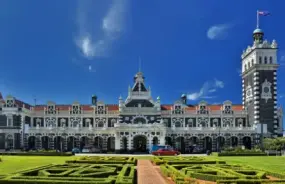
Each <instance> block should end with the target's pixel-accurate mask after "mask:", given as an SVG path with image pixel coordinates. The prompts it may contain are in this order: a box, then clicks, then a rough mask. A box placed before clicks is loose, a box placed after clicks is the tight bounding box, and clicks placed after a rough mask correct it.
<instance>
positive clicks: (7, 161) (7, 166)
mask: <svg viewBox="0 0 285 184" xmlns="http://www.w3.org/2000/svg"><path fill="white" fill-rule="evenodd" d="M0 158H1V159H2V162H0V175H3V174H9V173H13V172H16V171H19V170H23V169H27V168H32V167H37V166H42V165H46V164H52V163H59V164H60V163H64V162H65V160H68V159H71V158H72V157H64V156H58V157H57V156H1V157H0Z"/></svg>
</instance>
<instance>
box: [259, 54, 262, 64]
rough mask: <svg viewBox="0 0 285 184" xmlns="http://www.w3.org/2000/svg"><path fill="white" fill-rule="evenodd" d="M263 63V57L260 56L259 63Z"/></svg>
mask: <svg viewBox="0 0 285 184" xmlns="http://www.w3.org/2000/svg"><path fill="white" fill-rule="evenodd" d="M261 63H262V57H261V56H259V64H261Z"/></svg>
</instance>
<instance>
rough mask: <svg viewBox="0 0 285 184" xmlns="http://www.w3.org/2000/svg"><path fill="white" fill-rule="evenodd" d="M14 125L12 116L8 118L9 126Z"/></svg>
mask: <svg viewBox="0 0 285 184" xmlns="http://www.w3.org/2000/svg"><path fill="white" fill-rule="evenodd" d="M12 126H13V120H12V118H8V127H12Z"/></svg>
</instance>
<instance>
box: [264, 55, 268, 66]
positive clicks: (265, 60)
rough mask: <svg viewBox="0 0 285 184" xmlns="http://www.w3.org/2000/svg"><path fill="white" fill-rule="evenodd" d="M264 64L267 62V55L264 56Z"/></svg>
mask: <svg viewBox="0 0 285 184" xmlns="http://www.w3.org/2000/svg"><path fill="white" fill-rule="evenodd" d="M264 64H267V57H266V56H265V57H264Z"/></svg>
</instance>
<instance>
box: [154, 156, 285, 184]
mask: <svg viewBox="0 0 285 184" xmlns="http://www.w3.org/2000/svg"><path fill="white" fill-rule="evenodd" d="M179 159H180V160H183V157H182V158H179ZM179 159H178V158H177V159H174V161H173V162H171V161H166V160H168V158H166V159H164V158H154V159H153V161H154V162H157V163H160V168H161V171H162V173H163V174H164V175H165V176H167V177H171V178H172V179H173V180H174V181H175V182H176V183H179V184H182V183H187V182H188V183H189V182H190V180H193V178H196V179H200V180H206V181H219V182H220V183H223V182H224V183H239V184H246V183H274V182H275V180H274V181H273V180H269V179H267V176H273V177H276V178H280V180H277V182H279V183H280V182H284V181H285V180H282V178H284V179H285V176H284V175H283V174H281V173H272V172H268V171H264V170H260V169H255V168H252V167H250V166H244V165H239V164H233V165H229V164H226V163H222V164H217V163H219V162H218V161H211V160H207V159H202V160H201V159H198V160H197V161H196V162H195V161H194V160H192V161H191V162H190V160H191V159H189V158H187V159H186V160H188V161H186V162H185V163H182V161H181V162H180V163H179V161H178V160H179ZM162 161H163V163H162ZM189 163H190V164H189ZM284 183H285V182H284Z"/></svg>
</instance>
